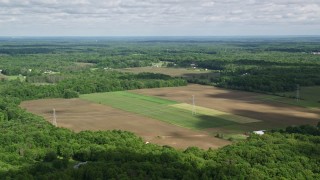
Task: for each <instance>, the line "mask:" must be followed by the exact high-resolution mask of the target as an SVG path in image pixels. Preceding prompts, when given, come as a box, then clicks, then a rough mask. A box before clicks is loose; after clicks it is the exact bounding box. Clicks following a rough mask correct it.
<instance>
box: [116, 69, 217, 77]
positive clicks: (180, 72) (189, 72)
mask: <svg viewBox="0 0 320 180" xmlns="http://www.w3.org/2000/svg"><path fill="white" fill-rule="evenodd" d="M116 70H117V71H121V72H130V73H142V72H152V73H161V74H166V75H169V76H173V77H193V76H201V75H203V76H210V77H216V76H218V73H217V72H214V71H210V70H207V71H206V70H205V69H191V68H190V69H186V68H166V67H136V68H124V69H116Z"/></svg>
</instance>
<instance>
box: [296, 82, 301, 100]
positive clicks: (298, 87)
mask: <svg viewBox="0 0 320 180" xmlns="http://www.w3.org/2000/svg"><path fill="white" fill-rule="evenodd" d="M299 99H300V85H299V84H297V93H296V101H297V102H298V101H299Z"/></svg>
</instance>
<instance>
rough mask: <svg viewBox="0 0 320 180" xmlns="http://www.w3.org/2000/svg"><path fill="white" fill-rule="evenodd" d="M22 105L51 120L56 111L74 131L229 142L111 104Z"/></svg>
mask: <svg viewBox="0 0 320 180" xmlns="http://www.w3.org/2000/svg"><path fill="white" fill-rule="evenodd" d="M172 102H173V101H168V100H162V101H161V100H159V101H155V102H152V103H159V104H170V103H172ZM21 107H23V108H26V110H28V111H30V112H32V113H35V114H37V115H40V116H43V117H44V118H45V119H46V120H48V121H49V122H51V121H52V118H53V117H52V111H53V108H55V110H56V116H57V123H58V126H59V127H65V128H69V129H72V130H74V131H77V132H78V131H82V130H113V129H120V130H126V131H131V132H134V133H136V134H137V135H139V136H141V137H142V138H143V139H144V140H145V141H148V142H151V143H156V144H160V145H169V146H172V147H176V148H182V149H185V148H187V147H188V146H198V147H200V148H203V149H208V148H209V147H211V148H218V147H221V146H225V145H228V144H230V142H228V141H225V140H222V139H218V138H215V137H212V136H211V135H210V134H209V133H207V132H204V131H194V130H190V129H186V128H182V127H178V126H174V125H171V124H169V123H166V122H162V121H158V120H154V119H151V118H149V117H146V116H141V115H138V114H134V113H131V112H127V111H122V110H119V109H115V108H112V107H110V106H106V105H102V104H97V103H91V102H89V101H85V100H81V99H42V100H32V101H25V102H22V103H21Z"/></svg>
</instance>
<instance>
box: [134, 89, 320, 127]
mask: <svg viewBox="0 0 320 180" xmlns="http://www.w3.org/2000/svg"><path fill="white" fill-rule="evenodd" d="M132 92H135V93H140V94H144V95H151V96H157V97H161V98H166V99H171V100H175V101H178V102H183V103H189V104H191V103H192V101H191V98H192V95H194V96H195V104H196V105H197V106H203V107H207V108H212V109H216V110H220V111H224V112H228V113H232V114H236V115H240V116H245V117H250V118H254V119H259V120H262V122H257V123H249V124H246V125H236V126H232V127H230V129H239V130H257V129H270V128H277V127H286V126H288V125H301V124H313V125H316V124H317V122H318V121H320V110H309V109H306V108H302V107H297V106H291V105H287V104H283V103H275V102H268V101H264V100H261V99H259V98H258V96H261V94H257V93H251V92H243V91H235V90H226V89H222V88H216V87H213V86H202V85H195V84H191V85H188V86H185V87H173V88H154V89H140V90H132ZM225 128H227V129H228V127H225ZM218 131H221V129H219V130H218Z"/></svg>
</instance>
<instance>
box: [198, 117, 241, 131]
mask: <svg viewBox="0 0 320 180" xmlns="http://www.w3.org/2000/svg"><path fill="white" fill-rule="evenodd" d="M195 116H197V117H198V118H199V119H200V121H199V122H198V123H196V124H194V127H195V128H197V129H207V128H216V127H223V126H229V125H234V124H239V123H236V122H233V121H229V120H226V119H223V118H221V117H220V116H208V115H195Z"/></svg>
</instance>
